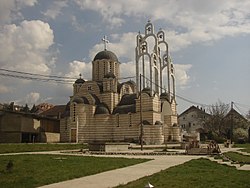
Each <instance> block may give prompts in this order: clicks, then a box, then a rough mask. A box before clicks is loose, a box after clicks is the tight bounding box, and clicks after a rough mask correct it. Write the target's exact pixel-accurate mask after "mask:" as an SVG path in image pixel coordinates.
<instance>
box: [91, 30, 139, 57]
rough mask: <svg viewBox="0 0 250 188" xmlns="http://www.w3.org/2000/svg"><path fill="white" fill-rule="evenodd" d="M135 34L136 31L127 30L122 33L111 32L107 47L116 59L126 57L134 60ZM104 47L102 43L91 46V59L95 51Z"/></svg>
mask: <svg viewBox="0 0 250 188" xmlns="http://www.w3.org/2000/svg"><path fill="white" fill-rule="evenodd" d="M136 35H137V33H133V32H128V33H123V34H112V35H111V39H109V43H108V44H107V49H108V50H110V51H112V52H114V53H115V54H116V55H117V57H118V59H120V58H122V57H123V58H128V59H129V60H134V57H135V54H134V51H135V50H134V48H131V46H132V47H135V46H136V40H135V39H136V38H135V37H136ZM103 49H104V46H103V43H99V44H96V45H95V46H94V47H93V48H91V49H90V50H89V57H90V59H91V60H92V59H93V58H94V57H95V55H96V53H98V52H99V51H102V50H103Z"/></svg>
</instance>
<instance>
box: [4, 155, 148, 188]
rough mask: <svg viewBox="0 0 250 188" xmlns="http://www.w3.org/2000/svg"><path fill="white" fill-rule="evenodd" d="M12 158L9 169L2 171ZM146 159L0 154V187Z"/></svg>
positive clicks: (57, 179)
mask: <svg viewBox="0 0 250 188" xmlns="http://www.w3.org/2000/svg"><path fill="white" fill-rule="evenodd" d="M10 160H12V161H13V170H12V172H7V171H6V165H7V164H8V162H9V161H10ZM145 161H148V160H146V159H126V158H106V157H103V158H102V157H87V156H86V157H82V156H62V155H15V156H13V155H12V156H10V155H9V156H0V187H4V188H8V187H9V188H12V187H15V188H16V187H24V188H29V187H37V186H41V185H46V184H51V183H55V182H60V181H64V180H69V179H73V178H78V177H83V176H87V175H91V174H96V173H100V172H103V171H107V170H111V169H116V168H122V167H125V166H129V165H134V164H137V163H141V162H145Z"/></svg>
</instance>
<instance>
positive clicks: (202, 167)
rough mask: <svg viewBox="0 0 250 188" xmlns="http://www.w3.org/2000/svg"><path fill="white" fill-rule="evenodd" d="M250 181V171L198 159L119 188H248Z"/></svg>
mask: <svg viewBox="0 0 250 188" xmlns="http://www.w3.org/2000/svg"><path fill="white" fill-rule="evenodd" d="M249 179H250V172H249V171H239V170H237V169H236V168H234V167H229V166H226V165H220V164H217V163H216V162H212V161H209V160H208V159H197V160H191V161H189V162H186V163H184V164H182V165H179V166H175V167H172V168H169V169H167V170H164V171H161V172H159V173H156V174H154V175H152V176H148V177H144V178H142V179H139V180H137V181H134V182H131V183H129V184H127V185H121V186H118V187H119V188H123V187H126V188H128V187H129V188H132V187H133V188H138V187H144V186H145V185H146V184H147V182H150V183H151V184H152V185H154V186H155V187H157V188H205V187H213V188H231V187H237V188H247V187H249Z"/></svg>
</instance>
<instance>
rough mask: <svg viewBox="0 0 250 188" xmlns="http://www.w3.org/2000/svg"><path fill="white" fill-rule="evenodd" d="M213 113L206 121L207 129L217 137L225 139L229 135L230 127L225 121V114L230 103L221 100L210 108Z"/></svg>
mask: <svg viewBox="0 0 250 188" xmlns="http://www.w3.org/2000/svg"><path fill="white" fill-rule="evenodd" d="M208 111H209V113H210V114H211V116H210V118H209V119H208V120H207V121H206V122H205V129H206V130H207V131H208V132H209V133H210V134H211V135H213V137H215V138H211V139H216V138H221V139H225V138H227V137H228V134H229V133H228V131H229V129H228V127H227V126H226V123H225V116H226V114H227V113H228V111H229V105H228V104H224V103H222V102H221V101H218V102H216V103H215V104H214V105H212V106H210V108H209V109H208Z"/></svg>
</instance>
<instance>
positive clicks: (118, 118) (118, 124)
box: [116, 114, 120, 127]
mask: <svg viewBox="0 0 250 188" xmlns="http://www.w3.org/2000/svg"><path fill="white" fill-rule="evenodd" d="M116 121H117V127H120V117H119V114H116Z"/></svg>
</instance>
